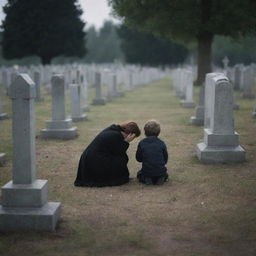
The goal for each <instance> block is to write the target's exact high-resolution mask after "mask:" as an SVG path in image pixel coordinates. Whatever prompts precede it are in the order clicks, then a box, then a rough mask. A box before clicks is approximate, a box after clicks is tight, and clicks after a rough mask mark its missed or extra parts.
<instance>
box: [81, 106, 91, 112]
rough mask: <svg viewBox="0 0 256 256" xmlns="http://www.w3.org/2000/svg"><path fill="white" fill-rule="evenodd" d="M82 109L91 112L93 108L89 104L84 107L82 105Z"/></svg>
mask: <svg viewBox="0 0 256 256" xmlns="http://www.w3.org/2000/svg"><path fill="white" fill-rule="evenodd" d="M82 110H83V111H84V112H89V111H90V110H91V109H90V107H89V106H83V107H82Z"/></svg>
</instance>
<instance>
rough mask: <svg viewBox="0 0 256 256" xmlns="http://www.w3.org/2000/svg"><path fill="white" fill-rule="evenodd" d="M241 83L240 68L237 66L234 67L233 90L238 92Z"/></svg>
mask: <svg viewBox="0 0 256 256" xmlns="http://www.w3.org/2000/svg"><path fill="white" fill-rule="evenodd" d="M241 82H242V66H241V65H239V64H237V65H235V67H234V90H240V87H241Z"/></svg>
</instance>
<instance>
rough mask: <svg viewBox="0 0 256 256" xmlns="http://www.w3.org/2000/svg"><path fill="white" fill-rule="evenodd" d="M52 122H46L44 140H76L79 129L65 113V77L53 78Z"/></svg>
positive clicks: (42, 134)
mask: <svg viewBox="0 0 256 256" xmlns="http://www.w3.org/2000/svg"><path fill="white" fill-rule="evenodd" d="M51 85H52V120H48V121H46V129H42V130H41V138H42V139H74V138H76V137H77V128H76V127H73V126H72V125H73V124H72V120H71V119H70V118H67V119H66V113H65V84H64V78H63V75H60V74H57V75H54V76H53V77H52V81H51Z"/></svg>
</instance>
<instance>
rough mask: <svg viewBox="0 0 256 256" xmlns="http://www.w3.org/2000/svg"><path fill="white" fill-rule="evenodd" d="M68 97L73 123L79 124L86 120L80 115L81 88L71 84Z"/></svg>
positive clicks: (85, 117) (84, 116) (83, 115)
mask: <svg viewBox="0 0 256 256" xmlns="http://www.w3.org/2000/svg"><path fill="white" fill-rule="evenodd" d="M69 88H70V96H71V118H72V121H73V122H80V121H85V120H87V116H86V115H85V114H83V113H82V109H81V95H80V94H81V86H80V85H77V84H71V85H70V86H69Z"/></svg>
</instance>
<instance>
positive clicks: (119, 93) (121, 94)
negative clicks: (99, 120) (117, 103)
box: [115, 92, 125, 97]
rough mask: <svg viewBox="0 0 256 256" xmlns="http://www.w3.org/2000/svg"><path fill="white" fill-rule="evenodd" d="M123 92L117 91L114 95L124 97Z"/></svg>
mask: <svg viewBox="0 0 256 256" xmlns="http://www.w3.org/2000/svg"><path fill="white" fill-rule="evenodd" d="M124 96H125V93H124V92H117V93H116V96H115V97H124Z"/></svg>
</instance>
